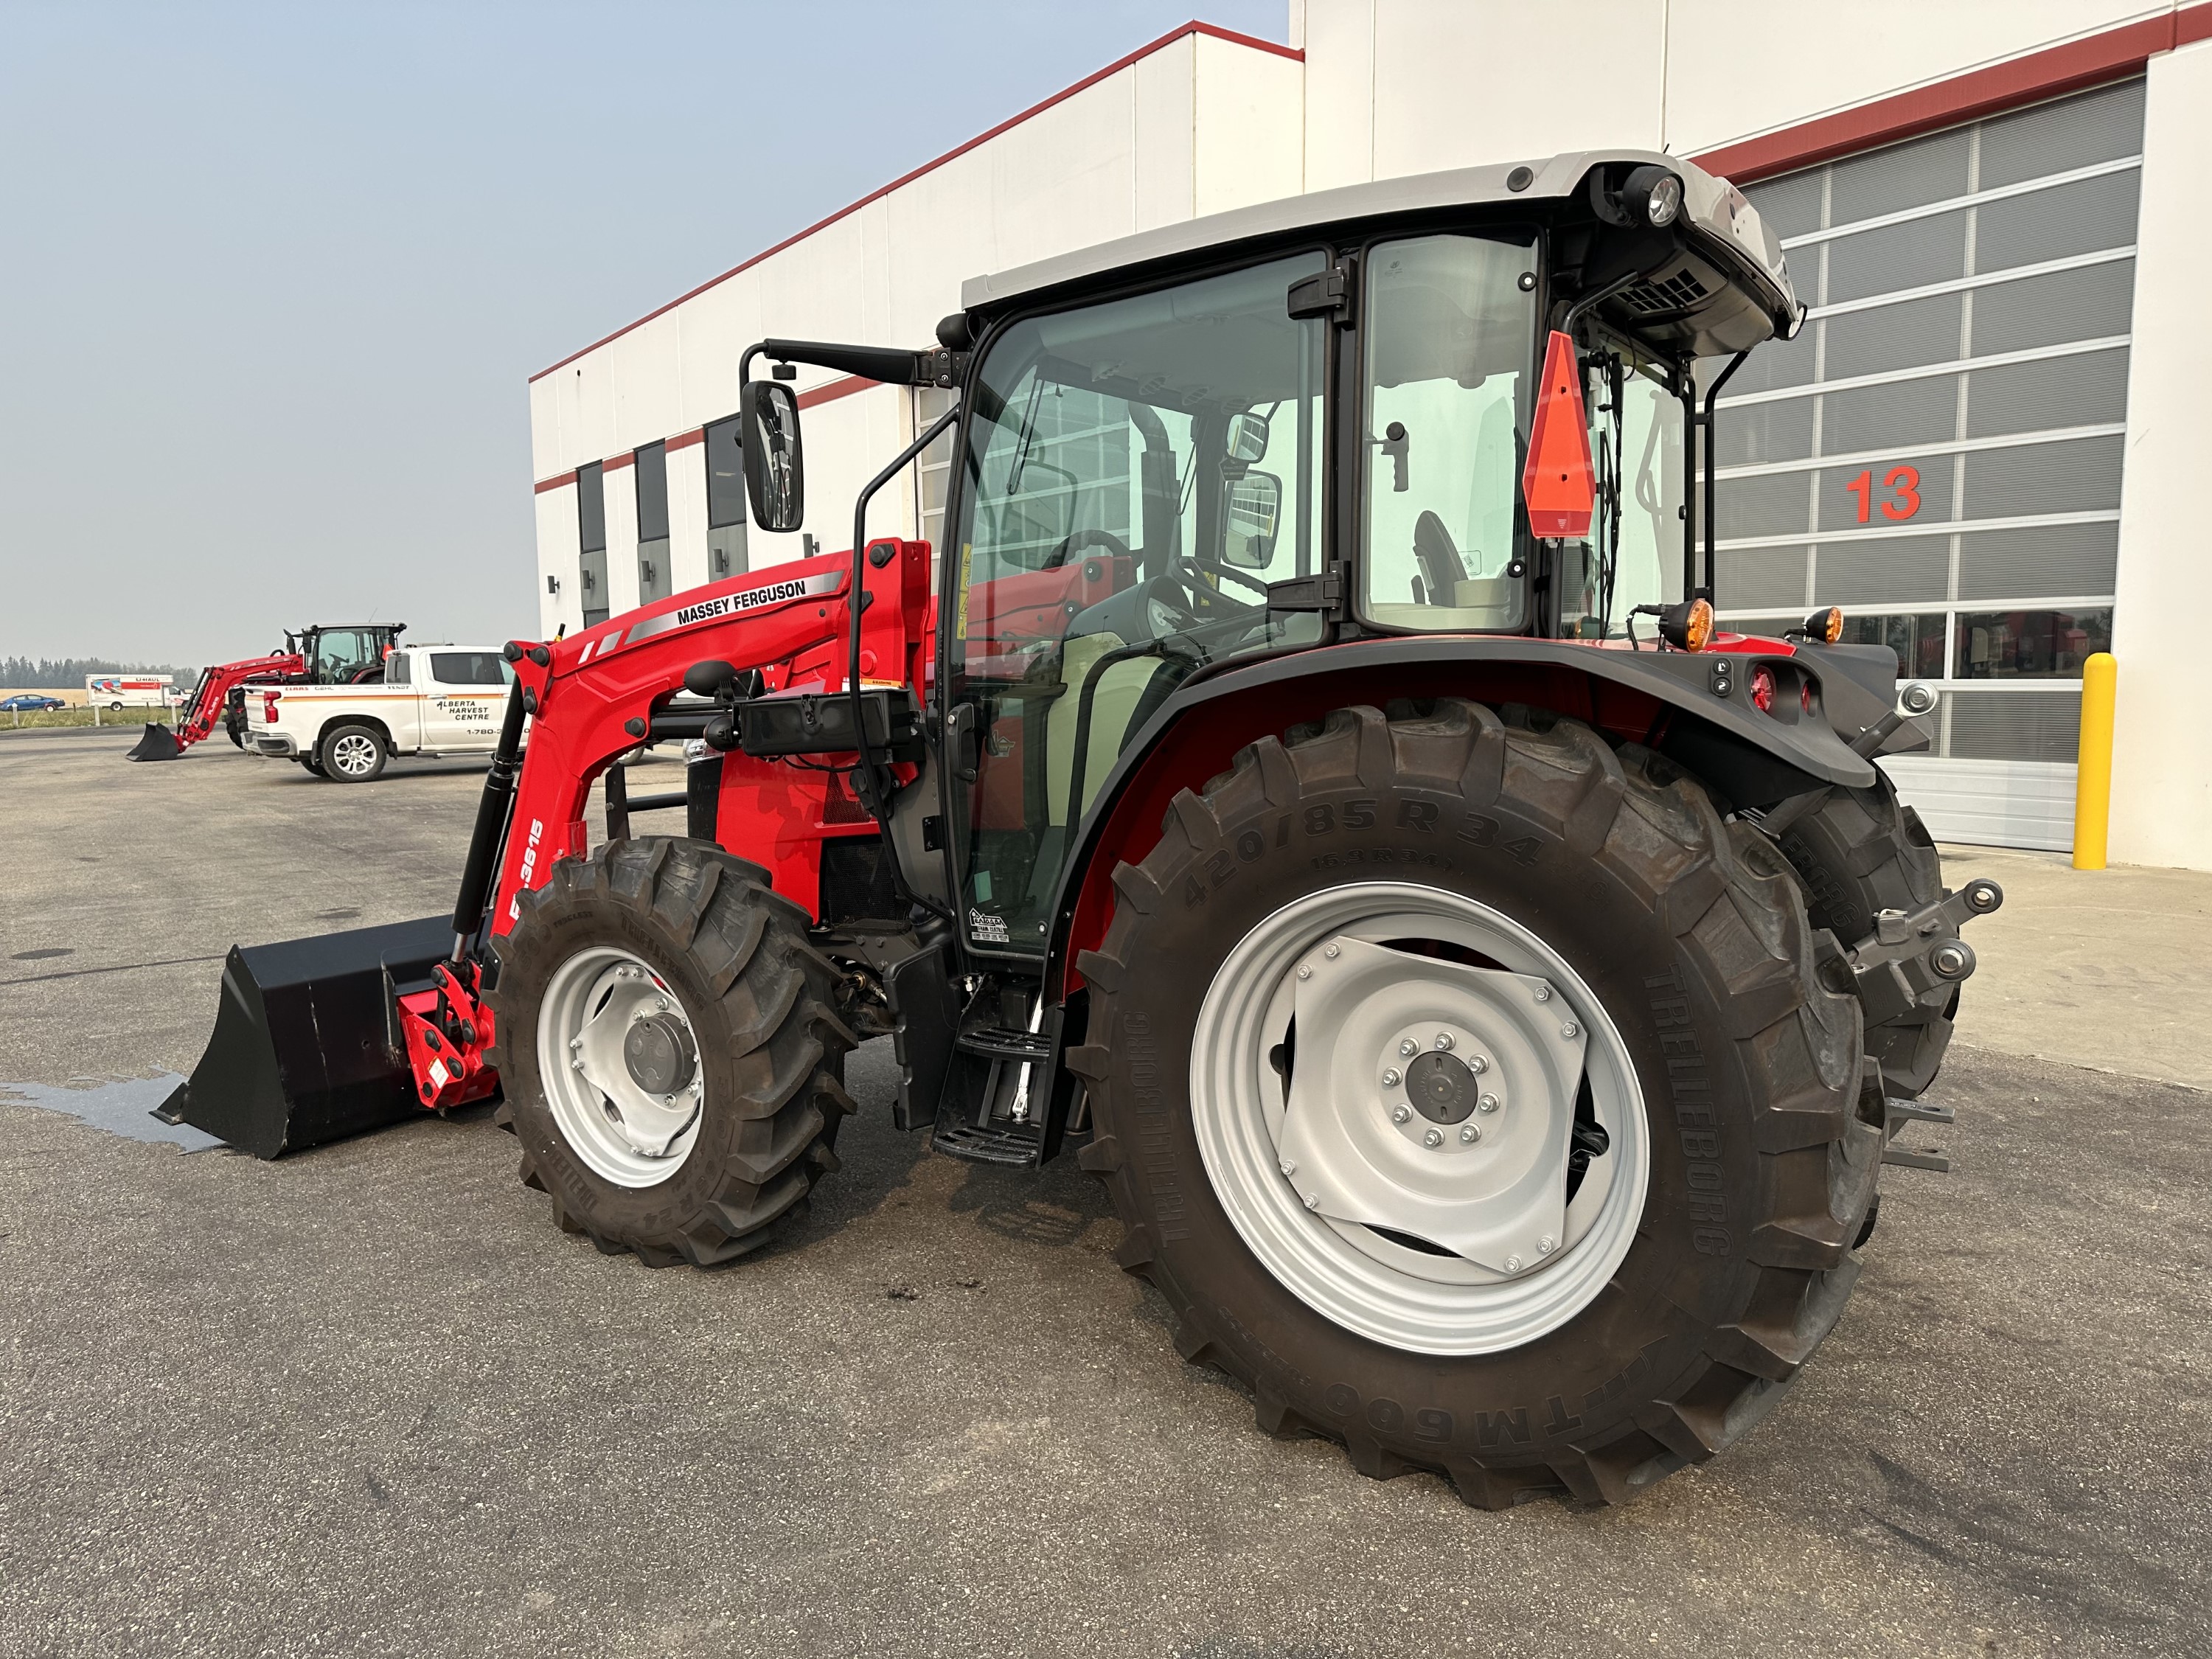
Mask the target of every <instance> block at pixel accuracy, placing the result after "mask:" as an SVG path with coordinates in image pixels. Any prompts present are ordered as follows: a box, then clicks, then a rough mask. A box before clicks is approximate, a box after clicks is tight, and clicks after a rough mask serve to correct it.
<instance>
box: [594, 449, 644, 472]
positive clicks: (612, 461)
mask: <svg viewBox="0 0 2212 1659" xmlns="http://www.w3.org/2000/svg"><path fill="white" fill-rule="evenodd" d="M636 463H637V452H636V451H635V449H625V450H624V451H623V453H621V454H619V455H610V456H608V457H607V458H606V459H605V460H604V461H601V462H600V463H599V471H602V472H619V471H622V470H623V468H624V467H626V466H634V465H636Z"/></svg>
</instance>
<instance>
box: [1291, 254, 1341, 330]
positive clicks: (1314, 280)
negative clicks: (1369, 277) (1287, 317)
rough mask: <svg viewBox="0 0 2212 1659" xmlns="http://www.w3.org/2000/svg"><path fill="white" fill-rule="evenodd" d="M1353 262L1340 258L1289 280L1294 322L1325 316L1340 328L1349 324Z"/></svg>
mask: <svg viewBox="0 0 2212 1659" xmlns="http://www.w3.org/2000/svg"><path fill="white" fill-rule="evenodd" d="M1355 286H1356V284H1355V283H1354V282H1353V280H1352V261H1351V260H1349V259H1339V260H1338V261H1337V262H1336V263H1335V264H1333V265H1331V266H1330V267H1329V268H1328V270H1322V271H1316V272H1315V273H1314V274H1313V275H1312V276H1301V277H1299V278H1298V280H1297V282H1295V283H1291V292H1290V313H1291V321H1293V322H1303V321H1304V319H1307V318H1309V317H1327V318H1328V319H1330V320H1331V321H1332V322H1334V323H1335V324H1336V325H1338V326H1339V327H1340V328H1349V327H1351V326H1352V291H1353V289H1354V287H1355Z"/></svg>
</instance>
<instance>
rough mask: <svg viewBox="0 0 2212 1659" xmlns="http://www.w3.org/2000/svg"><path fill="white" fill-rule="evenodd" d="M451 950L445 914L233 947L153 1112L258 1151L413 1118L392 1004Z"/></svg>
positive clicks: (270, 1154)
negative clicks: (202, 1036)
mask: <svg viewBox="0 0 2212 1659" xmlns="http://www.w3.org/2000/svg"><path fill="white" fill-rule="evenodd" d="M452 950H453V918H452V917H451V916H425V917H424V918H423V919H422V921H399V922H393V923H392V924H391V925H389V926H388V927H359V928H356V929H354V930H353V931H352V932H350V933H325V934H323V935H321V936H320V937H319V938H316V939H288V940H286V941H285V942H283V944H281V945H233V946H232V947H231V951H230V956H229V958H228V960H227V961H226V962H225V963H223V969H222V1006H220V1007H219V1008H218V1009H217V1010H216V1017H215V1035H214V1036H212V1037H211V1038H210V1039H209V1041H208V1046H207V1052H206V1053H205V1054H203V1055H201V1056H200V1063H199V1064H198V1065H197V1066H194V1067H193V1068H192V1074H191V1077H189V1078H187V1079H185V1081H184V1082H183V1083H181V1084H179V1085H178V1086H177V1090H176V1092H175V1093H173V1094H172V1095H171V1096H170V1097H169V1098H168V1099H167V1101H166V1102H165V1103H163V1104H162V1105H161V1107H160V1108H159V1109H157V1110H156V1111H155V1114H154V1115H155V1116H156V1117H159V1118H161V1119H162V1120H163V1121H165V1122H169V1123H189V1124H191V1126H192V1127H194V1128H195V1129H204V1130H206V1131H207V1132H208V1133H210V1134H211V1135H218V1136H220V1137H221V1138H222V1139H224V1140H227V1141H228V1142H229V1143H230V1144H231V1145H232V1146H235V1147H237V1148H238V1149H239V1150H240V1151H241V1152H251V1153H252V1154H253V1155H254V1157H256V1158H278V1157H282V1156H283V1154H284V1153H286V1152H298V1151H300V1150H301V1148H302V1147H307V1146H321V1145H322V1144H323V1143H324V1142H325V1141H326V1140H337V1139H341V1138H342V1137H343V1136H346V1135H351V1134H359V1133H361V1132H362V1130H364V1129H374V1128H378V1127H381V1126H382V1125H384V1124H386V1123H395V1122H397V1121H399V1120H400V1119H401V1118H404V1117H413V1116H416V1115H418V1114H419V1113H421V1112H422V1105H421V1103H419V1102H418V1101H417V1100H416V1096H415V1080H414V1076H413V1074H412V1073H410V1071H409V1069H408V1065H407V1045H406V1042H405V1041H404V1038H403V1037H402V1036H401V1034H400V1030H399V1004H398V999H399V997H400V996H401V995H402V994H404V993H406V992H410V991H417V990H421V989H423V988H424V987H427V986H428V985H429V983H430V982H431V981H430V969H431V968H432V967H433V966H435V964H436V963H439V962H441V961H442V960H443V959H444V958H445V957H446V956H447V954H448V953H449V952H450V951H452Z"/></svg>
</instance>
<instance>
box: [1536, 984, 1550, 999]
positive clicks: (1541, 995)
mask: <svg viewBox="0 0 2212 1659" xmlns="http://www.w3.org/2000/svg"><path fill="white" fill-rule="evenodd" d="M1536 1000H1537V1001H1539V1002H1549V1001H1550V1000H1552V987H1550V986H1548V985H1539V986H1538V987H1536Z"/></svg>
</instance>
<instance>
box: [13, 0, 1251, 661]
mask: <svg viewBox="0 0 2212 1659" xmlns="http://www.w3.org/2000/svg"><path fill="white" fill-rule="evenodd" d="M1194 6H1195V9H1196V10H1197V13H1198V15H1201V16H1203V17H1205V18H1206V21H1210V22H1216V23H1219V24H1222V25H1224V26H1225V27H1231V28H1236V29H1241V30H1243V31H1245V32H1246V33H1252V34H1257V35H1261V36H1264V37H1266V38H1267V39H1270V40H1280V39H1282V38H1283V32H1284V29H1285V10H1286V9H1285V3H1284V0H1057V3H1048V0H1027V3H1023V0H966V3H956V0H939V3H925V0H896V3H872V0H865V3H864V0H811V3H792V0H786V3H781V4H755V3H725V4H705V3H665V4H631V5H611V4H604V3H603V4H599V5H589V6H584V5H578V6H569V5H561V4H545V3H539V4H530V5H520V4H515V5H503V4H492V3H476V4H445V5H424V4H395V3H375V4H369V3H358V4H351V5H342V4H331V3H316V4H301V3H294V4H285V5H275V4H270V5H242V4H221V3H214V0H193V3H190V4H182V3H172V4H163V5H119V4H104V3H95V0H68V3H52V4H49V3H37V0H28V3H27V0H0V158H4V159H0V655H14V654H21V655H26V656H32V657H39V656H64V655H75V656H107V657H118V658H123V659H131V660H147V661H165V662H172V663H177V664H180V665H199V664H203V663H206V662H210V661H219V660H222V659H228V658H234V657H240V656H246V655H250V654H252V653H257V652H259V651H262V650H265V649H268V648H270V647H273V646H274V645H276V643H277V642H278V636H279V634H280V632H281V630H282V629H283V628H284V627H286V626H287V625H291V626H297V625H299V624H301V623H309V622H316V621H327V622H341V621H356V620H366V619H370V618H372V617H374V618H394V617H396V618H398V619H399V620H401V621H404V622H406V623H409V624H410V626H411V627H412V629H413V630H414V631H415V633H416V636H417V637H421V638H459V639H471V638H481V639H495V638H504V637H506V636H507V635H509V634H511V633H513V632H516V631H518V630H521V629H528V628H529V627H531V626H532V625H533V624H534V623H535V620H536V617H537V608H536V603H535V599H534V596H533V592H532V588H533V583H534V580H535V564H534V560H533V553H532V517H531V507H530V500H531V497H530V484H531V479H530V459H529V409H528V402H527V398H526V390H525V388H526V381H527V379H528V377H529V376H530V375H531V374H532V373H534V372H535V371H536V370H538V369H540V368H544V367H545V366H546V365H547V364H549V363H551V362H554V361H556V359H558V358H560V357H562V356H566V355H567V354H568V352H570V351H572V350H574V349H576V348H577V347H579V346H582V345H585V344H587V343H590V342H591V341H592V340H595V339H597V338H599V337H600V336H601V335H603V334H605V333H607V332H608V331H611V330H612V329H614V328H616V327H618V326H620V325H622V324H623V323H626V322H629V320H631V319H633V318H635V317H638V316H640V315H642V314H643V313H646V312H647V311H649V310H651V309H653V307H656V306H659V305H660V304H661V303H663V302H664V301H668V300H671V299H673V298H674V297H675V296H676V295H678V294H680V293H682V292H684V290H685V289H690V288H691V287H693V286H694V285H695V284H696V283H699V282H701V281H702V280H703V279H705V278H706V277H708V276H712V275H714V273H716V272H718V271H720V270H726V269H727V268H728V267H729V266H731V265H732V264H736V263H737V262H738V260H740V259H741V258H744V257H746V256H747V255H749V254H750V253H753V252H757V251H758V250H759V249H761V248H763V247H766V246H769V245H770V244H772V243H774V242H775V241H777V240H781V238H782V237H784V236H787V235H788V234H791V233H792V232H793V231H794V230H798V229H799V228H803V227H804V226H805V225H807V224H810V223H811V222H813V221H815V220H816V219H818V218H820V217H821V216H823V215H824V214H826V213H829V212H830V211H832V210H836V208H839V207H842V206H843V205H844V204H846V203H848V202H849V201H851V200H853V199H854V197H859V196H861V195H865V194H866V192H868V191H871V190H872V189H874V188H875V187H876V186H878V185H882V184H884V183H886V182H888V181H889V180H890V179H893V178H895V177H896V176H897V175H898V174H899V173H903V172H905V171H906V170H907V169H908V168H909V167H914V166H915V165H917V164H918V163H920V162H921V161H927V160H928V159H929V158H930V157H931V156H933V155H938V154H940V153H941V152H943V151H945V150H946V149H951V148H952V147H953V146H954V145H956V144H957V143H961V142H963V140H965V139H967V138H969V137H973V136H974V135H975V133H978V132H980V131H983V130H984V129H985V128H987V127H988V126H991V125H994V124H995V123H997V122H999V121H1000V120H1003V119H1005V118H1006V117H1007V116H1009V115H1012V114H1013V113H1015V112H1017V111H1018V110H1020V109H1022V108H1024V106H1027V105H1029V104H1031V103H1034V102H1036V100H1038V99H1040V98H1043V97H1046V96H1048V95H1049V94H1052V93H1054V92H1055V91H1057V90H1059V89H1060V88H1061V87H1063V86H1066V84H1067V83H1069V82H1073V81H1075V80H1079V79H1080V78H1081V77H1082V76H1085V75H1087V74H1089V73H1091V71H1092V70H1097V69H1099V68H1101V67H1103V65H1105V64H1108V63H1110V62H1112V61H1113V60H1114V59H1115V58H1119V57H1121V56H1122V55H1123V54H1125V53H1127V52H1130V51H1132V50H1133V49H1134V48H1135V47H1137V46H1141V45H1143V44H1144V43H1145V42H1146V41H1147V40H1152V38H1154V37H1155V36H1157V35H1159V34H1162V33H1165V32H1166V31H1167V30H1169V29H1170V28H1172V27H1175V26H1176V24H1178V23H1181V22H1182V21H1186V20H1187V19H1188V17H1190V16H1191V15H1193V9H1194Z"/></svg>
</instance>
